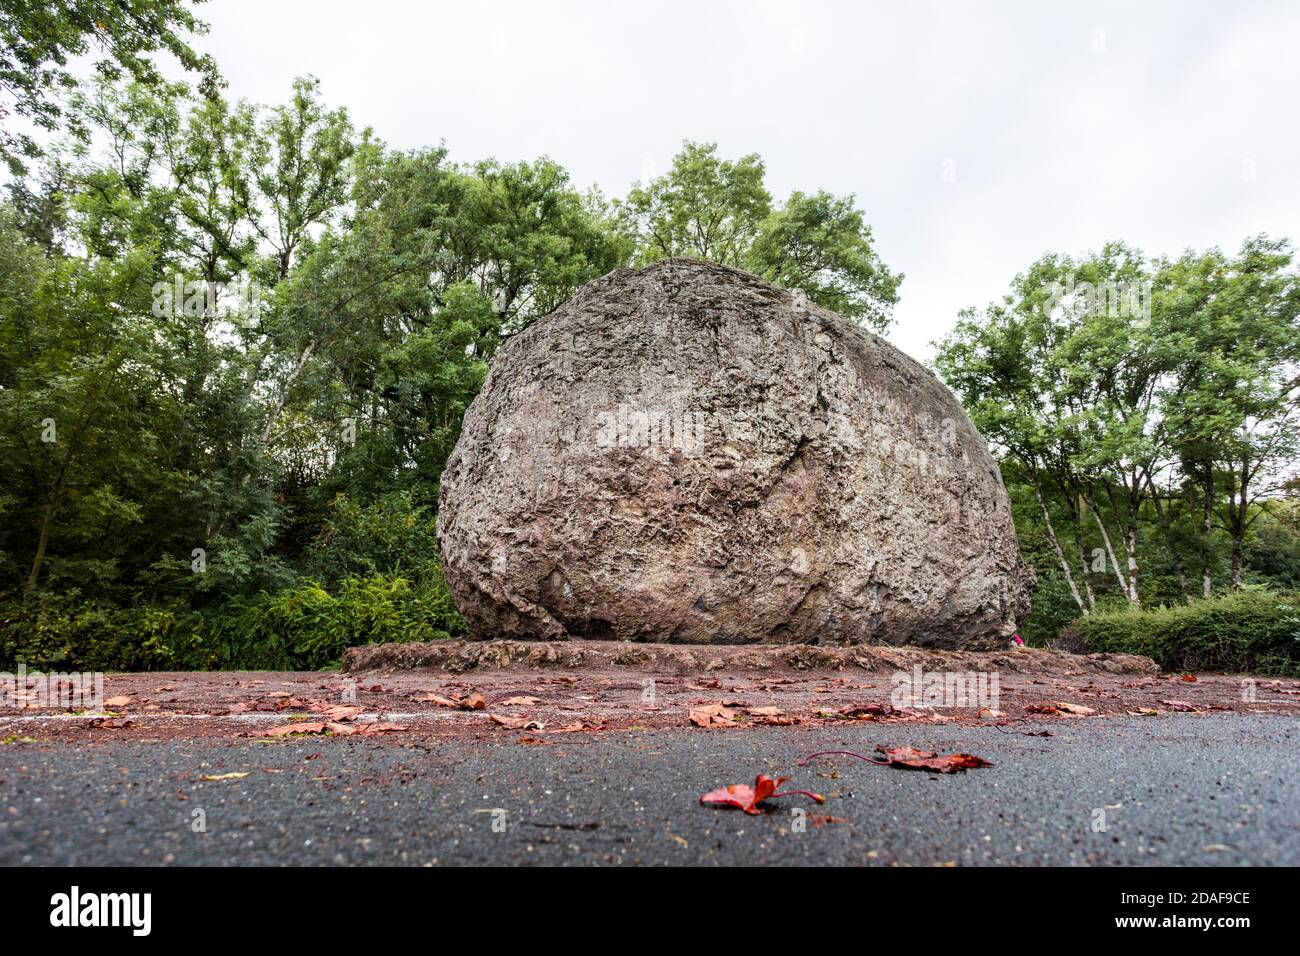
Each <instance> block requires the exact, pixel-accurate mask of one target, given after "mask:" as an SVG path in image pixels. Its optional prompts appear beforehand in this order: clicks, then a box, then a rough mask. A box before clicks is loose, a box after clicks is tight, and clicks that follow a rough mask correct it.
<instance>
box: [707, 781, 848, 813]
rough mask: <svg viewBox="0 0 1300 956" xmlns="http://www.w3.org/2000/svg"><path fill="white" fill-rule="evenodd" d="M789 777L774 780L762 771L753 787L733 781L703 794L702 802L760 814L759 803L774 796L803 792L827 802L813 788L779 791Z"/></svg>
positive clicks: (804, 794) (788, 795)
mask: <svg viewBox="0 0 1300 956" xmlns="http://www.w3.org/2000/svg"><path fill="white" fill-rule="evenodd" d="M789 779H790V778H789V777H777V778H776V779H775V780H773V779H772V778H771V777H769V776H768V775H767V774H765V773H760V774H759V775H758V776H757V777H755V778H754V785H753V786H752V787H751V786H749V784H745V783H732V784H728V785H727V786H725V787H718V788H717V789H716V790H710V791H709V792H708V793H706V794H702V795H701V796H700V803H702V804H710V803H711V804H717V805H720V806H726V807H736V808H738V809H740V810H744V811H745V812H746V813H751V814H758V813H759V810H758V805H759V804H760V803H762V802H763V801H764V800H770V799H772V798H774V797H790V796H794V795H795V794H802V795H803V796H805V797H808V798H810V799H812V800H815V801H816V802H817V803H825V802H826V798H825V797H823V796H822V795H821V794H820V793H813V792H812V791H811V790H787V791H786V792H785V793H777V789H776V788H777V787H779V786H781V784H783V783H785V782H786V781H787V780H789Z"/></svg>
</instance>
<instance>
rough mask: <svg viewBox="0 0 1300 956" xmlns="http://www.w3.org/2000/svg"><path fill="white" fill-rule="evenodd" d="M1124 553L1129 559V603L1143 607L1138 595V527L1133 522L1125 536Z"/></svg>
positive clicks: (1130, 523)
mask: <svg viewBox="0 0 1300 956" xmlns="http://www.w3.org/2000/svg"><path fill="white" fill-rule="evenodd" d="M1124 553H1125V556H1126V557H1127V559H1128V603H1129V604H1132V605H1133V606H1134V607H1141V606H1142V598H1141V597H1140V596H1139V595H1138V559H1137V525H1136V524H1135V523H1133V522H1132V521H1131V520H1130V522H1129V526H1128V528H1127V529H1126V531H1125V534H1124Z"/></svg>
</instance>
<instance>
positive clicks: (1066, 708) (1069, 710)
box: [1056, 700, 1096, 717]
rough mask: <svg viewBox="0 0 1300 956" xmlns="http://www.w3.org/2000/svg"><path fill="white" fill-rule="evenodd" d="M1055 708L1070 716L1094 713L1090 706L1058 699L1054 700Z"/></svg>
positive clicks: (1084, 715)
mask: <svg viewBox="0 0 1300 956" xmlns="http://www.w3.org/2000/svg"><path fill="white" fill-rule="evenodd" d="M1056 709H1057V710H1059V711H1061V712H1062V713H1065V714H1069V715H1070V716H1072V717H1089V716H1091V715H1092V714H1095V713H1096V711H1095V710H1093V709H1092V708H1091V707H1084V706H1083V705H1082V704H1069V703H1066V702H1065V701H1060V700H1058V701H1057V702H1056Z"/></svg>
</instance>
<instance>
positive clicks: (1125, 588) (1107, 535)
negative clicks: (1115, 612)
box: [1084, 498, 1129, 597]
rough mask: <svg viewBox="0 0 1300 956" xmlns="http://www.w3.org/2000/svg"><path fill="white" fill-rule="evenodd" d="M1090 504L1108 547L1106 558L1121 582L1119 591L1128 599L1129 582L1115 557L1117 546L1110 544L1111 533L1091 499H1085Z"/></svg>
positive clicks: (1089, 508) (1102, 538) (1089, 507)
mask: <svg viewBox="0 0 1300 956" xmlns="http://www.w3.org/2000/svg"><path fill="white" fill-rule="evenodd" d="M1084 500H1085V501H1086V502H1087V504H1088V510H1089V511H1091V512H1092V517H1093V520H1094V521H1096V522H1097V528H1098V530H1100V531H1101V540H1102V541H1103V542H1104V543H1105V545H1106V556H1107V557H1109V558H1110V566H1111V567H1112V568H1114V569H1115V580H1116V581H1118V582H1119V589H1120V590H1121V591H1123V592H1124V596H1125V597H1128V595H1129V590H1128V581H1127V580H1125V578H1124V572H1123V571H1122V570H1121V569H1120V566H1119V559H1117V558H1116V557H1115V546H1114V545H1112V544H1111V543H1110V532H1109V531H1107V530H1106V523H1105V522H1104V521H1102V520H1101V514H1100V513H1099V512H1098V511H1097V506H1096V505H1095V504H1094V503H1093V501H1092V499H1091V498H1086V499H1084Z"/></svg>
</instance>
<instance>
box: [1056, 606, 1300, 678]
mask: <svg viewBox="0 0 1300 956" xmlns="http://www.w3.org/2000/svg"><path fill="white" fill-rule="evenodd" d="M1061 637H1062V638H1063V639H1064V640H1066V641H1067V642H1068V641H1069V640H1072V639H1081V640H1082V643H1083V647H1084V649H1085V650H1087V651H1088V652H1095V651H1118V652H1124V653H1130V654H1145V655H1146V656H1148V657H1151V658H1153V659H1154V660H1155V661H1156V663H1158V664H1159V665H1160V666H1161V667H1162V668H1164V669H1166V670H1175V671H1194V670H1203V671H1229V672H1247V671H1248V672H1251V673H1256V674H1272V675H1277V676H1283V677H1300V594H1295V593H1289V592H1288V593H1279V592H1270V591H1241V592H1238V593H1236V594H1229V595H1225V596H1223V597H1217V598H1210V599H1208V600H1199V601H1194V602H1192V603H1190V604H1185V605H1177V606H1173V607H1159V608H1154V609H1151V610H1131V609H1123V610H1112V611H1099V612H1096V613H1093V614H1090V615H1088V616H1087V617H1082V618H1079V619H1078V620H1076V621H1074V622H1073V623H1072V624H1071V625H1070V626H1069V627H1067V628H1066V629H1065V631H1064V632H1063V633H1062V635H1061Z"/></svg>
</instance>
